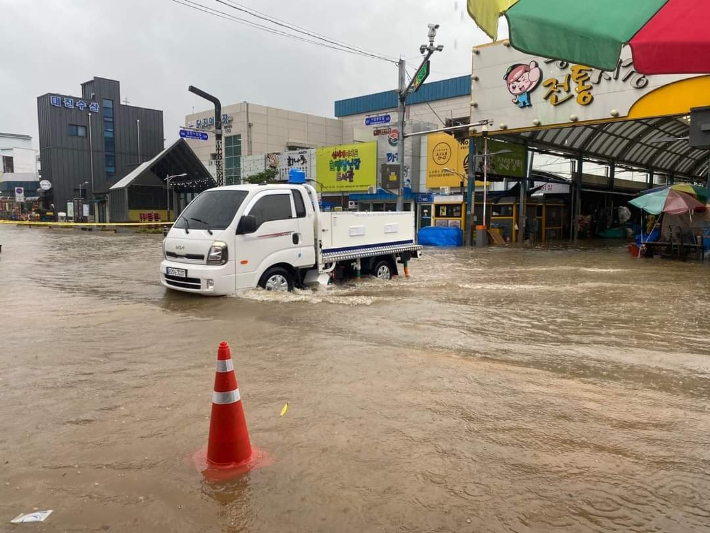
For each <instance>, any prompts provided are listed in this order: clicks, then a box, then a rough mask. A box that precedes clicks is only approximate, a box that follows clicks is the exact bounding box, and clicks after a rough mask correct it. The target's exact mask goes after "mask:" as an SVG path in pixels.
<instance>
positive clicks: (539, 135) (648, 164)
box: [496, 117, 710, 182]
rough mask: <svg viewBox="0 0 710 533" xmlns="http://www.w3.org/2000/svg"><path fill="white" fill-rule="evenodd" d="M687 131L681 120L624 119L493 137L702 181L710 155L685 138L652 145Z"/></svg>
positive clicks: (684, 121)
mask: <svg viewBox="0 0 710 533" xmlns="http://www.w3.org/2000/svg"><path fill="white" fill-rule="evenodd" d="M688 132H689V124H688V121H687V120H686V119H685V118H684V117H659V118H649V119H642V120H626V121H618V122H609V123H606V124H589V125H580V126H569V127H561V128H550V129H535V130H531V131H523V132H517V133H509V134H506V135H503V136H498V135H497V136H496V138H503V139H508V140H513V141H515V142H525V143H527V144H528V145H529V146H530V147H533V148H540V149H548V150H551V151H557V152H561V153H566V154H568V155H572V156H578V155H582V156H583V157H585V158H588V159H597V160H600V161H604V162H612V161H613V162H614V163H616V164H617V165H620V166H625V165H626V166H629V167H634V168H639V169H644V170H649V171H650V170H653V171H654V172H655V173H656V174H667V175H673V176H674V177H675V178H680V179H686V180H689V181H703V182H704V181H705V179H706V176H707V172H708V161H709V160H710V153H709V152H708V151H707V150H699V149H696V148H691V147H690V145H689V144H688V140H687V139H679V140H674V141H670V142H652V141H657V140H658V139H661V138H664V137H665V138H674V139H678V138H683V137H687V136H688Z"/></svg>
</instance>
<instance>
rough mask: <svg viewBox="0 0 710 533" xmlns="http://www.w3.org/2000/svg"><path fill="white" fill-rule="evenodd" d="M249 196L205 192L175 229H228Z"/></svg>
mask: <svg viewBox="0 0 710 533" xmlns="http://www.w3.org/2000/svg"><path fill="white" fill-rule="evenodd" d="M247 194H248V193H247V191H229V190H227V191H207V192H203V193H202V194H201V195H199V196H198V197H197V198H196V199H195V201H194V202H192V203H191V204H190V205H188V206H187V208H186V209H185V210H184V211H183V212H182V214H181V215H180V218H179V219H178V220H177V222H175V226H174V227H176V228H182V229H186V228H187V229H208V228H209V229H226V228H227V226H229V225H230V224H231V223H232V221H233V220H234V215H236V214H237V211H238V210H239V207H240V206H241V205H242V202H243V201H244V198H246V197H247ZM284 196H285V195H284ZM285 197H286V198H288V196H285ZM289 209H290V205H289Z"/></svg>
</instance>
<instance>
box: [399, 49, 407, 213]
mask: <svg viewBox="0 0 710 533" xmlns="http://www.w3.org/2000/svg"><path fill="white" fill-rule="evenodd" d="M397 66H398V67H399V86H398V87H399V91H398V92H399V105H398V106H397V123H398V125H399V141H398V144H397V163H398V164H399V190H397V211H403V210H404V113H405V107H404V101H405V100H406V98H407V96H406V90H407V79H406V75H407V70H406V63H405V61H404V58H403V57H400V58H399V63H397ZM402 95H405V96H404V98H402Z"/></svg>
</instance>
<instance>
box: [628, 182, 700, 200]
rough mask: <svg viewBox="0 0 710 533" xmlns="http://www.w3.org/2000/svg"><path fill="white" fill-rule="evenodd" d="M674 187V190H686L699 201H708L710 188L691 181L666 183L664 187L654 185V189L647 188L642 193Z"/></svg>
mask: <svg viewBox="0 0 710 533" xmlns="http://www.w3.org/2000/svg"><path fill="white" fill-rule="evenodd" d="M669 188H670V189H673V190H674V191H678V192H684V193H685V194H689V195H690V196H692V197H693V198H695V199H696V200H698V201H699V202H706V201H707V199H708V190H707V188H706V187H701V186H700V185H692V184H690V183H676V184H675V185H671V186H670V187H669V186H668V185H664V186H662V187H654V188H653V189H647V190H645V191H643V192H641V194H650V193H654V192H659V191H664V190H666V189H669Z"/></svg>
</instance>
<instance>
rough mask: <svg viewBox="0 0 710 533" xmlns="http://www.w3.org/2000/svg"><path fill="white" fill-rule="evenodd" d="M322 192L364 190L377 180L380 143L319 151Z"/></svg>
mask: <svg viewBox="0 0 710 533" xmlns="http://www.w3.org/2000/svg"><path fill="white" fill-rule="evenodd" d="M316 176H317V180H318V183H317V185H318V190H319V191H321V192H347V191H363V190H367V188H368V187H374V186H375V183H376V182H377V143H376V142H369V143H357V144H345V145H340V146H326V147H325V148H318V149H317V150H316Z"/></svg>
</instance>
